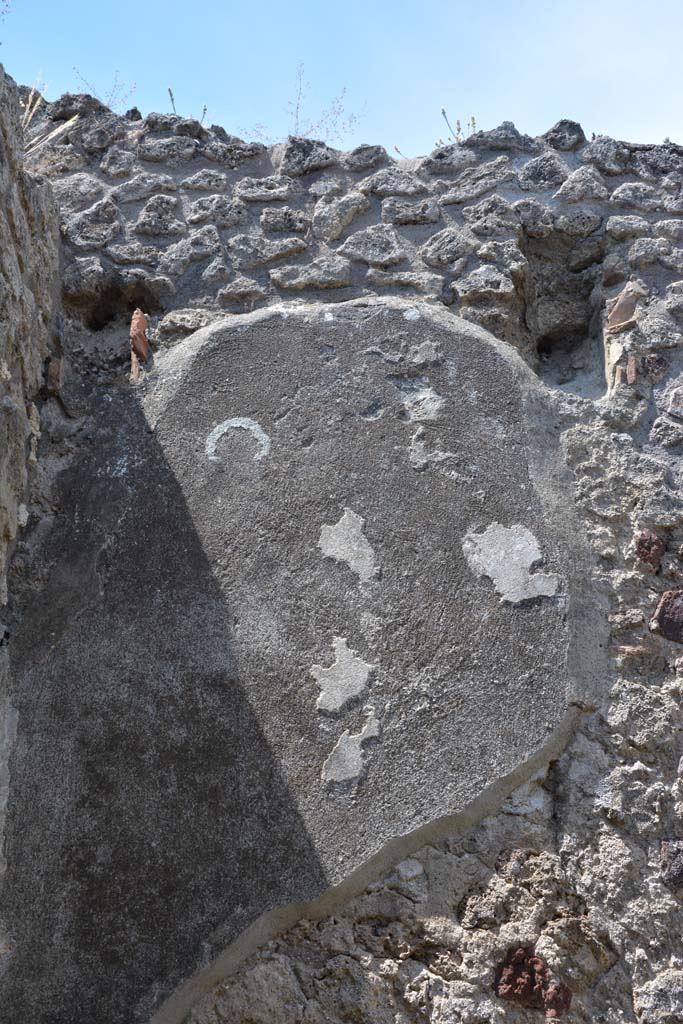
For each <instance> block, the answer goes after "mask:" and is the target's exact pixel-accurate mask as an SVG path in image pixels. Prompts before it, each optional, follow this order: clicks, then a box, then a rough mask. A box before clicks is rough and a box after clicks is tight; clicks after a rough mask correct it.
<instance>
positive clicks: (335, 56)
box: [0, 0, 683, 156]
mask: <svg viewBox="0 0 683 1024" xmlns="http://www.w3.org/2000/svg"><path fill="white" fill-rule="evenodd" d="M682 38H683V3H681V0H651V2H650V3H649V4H644V3H643V2H642V0H638V2H637V3H635V2H631V0H620V2H617V0H602V2H601V0H593V2H587V0H565V2H559V0H545V2H539V0H478V2H474V0H473V2H469V3H465V2H461V0H438V2H437V0H420V2H414V0H413V2H406V0H391V2H386V0H374V2H373V0H344V2H343V3H335V2H330V0H318V2H313V0H259V2H257V3H244V2H242V3H233V2H231V0H222V2H221V0H204V2H203V3H201V4H197V3H194V4H193V3H189V2H185V3H182V4H179V3H174V2H173V0H164V2H161V0H147V2H144V0H135V2H134V0H116V3H114V2H111V0H59V2H56V0H12V2H11V6H10V10H9V13H8V14H7V15H6V17H5V18H4V19H3V20H2V22H0V40H1V41H2V46H1V47H0V60H2V62H3V63H4V65H5V67H6V70H7V71H8V72H9V73H10V74H11V75H12V76H13V77H14V78H15V79H16V80H17V81H18V82H20V83H26V84H32V83H33V81H34V80H35V79H36V75H37V74H38V71H39V70H41V69H42V75H43V79H44V81H45V82H46V83H47V86H48V88H47V95H48V97H49V98H55V97H56V96H58V95H59V94H60V93H62V92H65V91H71V92H79V91H86V90H85V89H84V86H83V85H82V83H81V82H79V78H78V76H77V74H76V72H75V71H74V68H77V69H78V71H79V72H80V75H81V76H82V77H83V78H84V79H86V80H87V81H88V82H90V83H92V85H93V86H94V87H95V89H96V90H97V91H98V92H99V93H100V94H102V95H106V94H107V92H108V91H109V90H110V89H111V87H112V84H113V82H114V75H115V72H116V71H117V70H118V72H119V75H120V79H121V80H122V81H123V83H124V85H125V87H126V88H130V87H131V86H132V85H133V84H134V85H135V86H136V88H135V91H134V93H133V94H132V96H131V97H130V100H129V102H128V104H127V105H128V106H132V105H133V104H135V105H136V106H138V107H139V108H140V109H141V111H142V112H143V114H145V113H147V112H149V111H150V110H162V111H163V110H169V109H170V101H169V98H168V93H167V89H168V87H169V86H170V87H172V89H173V91H174V94H175V101H176V106H177V109H178V112H179V113H182V114H186V115H192V116H196V117H198V116H200V115H201V112H202V107H203V105H204V104H206V105H207V107H208V114H207V122H208V123H217V124H221V125H223V126H224V127H225V128H226V129H227V130H228V131H230V132H232V133H234V134H238V135H242V136H243V137H254V134H255V132H254V128H255V126H256V125H257V124H259V123H261V124H264V125H265V126H266V128H267V132H268V134H269V135H270V136H271V137H272V138H273V139H277V138H281V137H283V136H285V135H286V134H287V133H288V131H290V130H291V129H292V122H291V116H290V114H289V112H288V109H287V104H288V101H289V102H291V101H293V100H294V97H295V95H296V83H297V67H298V65H299V64H303V66H304V80H305V81H306V82H307V83H308V84H309V90H308V92H307V94H306V95H305V96H304V103H303V109H304V117H307V118H308V119H309V120H311V121H316V120H318V118H319V117H320V115H321V113H322V112H323V111H324V110H325V109H326V108H329V105H330V102H331V101H332V99H333V98H334V97H335V96H338V95H339V94H340V93H341V92H342V90H346V91H345V95H344V98H343V108H344V113H345V114H352V115H357V116H358V121H357V123H356V125H355V126H353V127H352V130H351V131H350V132H349V133H348V134H347V135H346V137H345V139H344V146H345V147H350V146H352V145H356V144H358V143H360V142H373V143H374V142H380V143H382V144H384V145H385V146H386V147H387V149H389V150H392V149H393V147H394V145H397V146H398V147H399V148H400V150H401V152H402V153H404V154H405V155H406V156H415V155H418V154H420V153H424V152H427V151H429V150H430V149H431V148H433V145H434V142H435V140H436V139H437V138H439V137H440V136H443V135H444V130H445V125H444V124H443V121H442V119H441V115H440V111H441V108H442V107H446V109H447V111H448V113H449V115H450V119H451V121H452V122H454V121H455V119H456V118H460V119H461V120H462V121H463V122H464V121H465V120H466V119H467V117H468V116H469V115H470V114H474V115H475V117H476V120H477V125H478V127H481V128H491V127H494V126H495V125H497V124H499V123H500V122H501V121H503V120H511V121H514V122H515V124H516V125H517V127H518V128H519V129H520V130H521V131H525V132H528V133H529V134H539V133H540V132H542V131H545V130H546V129H548V128H549V127H550V126H551V125H552V124H553V123H554V122H555V121H557V120H558V119H559V118H561V117H570V118H573V119H575V120H579V121H580V122H581V123H582V125H583V127H584V130H585V131H586V133H587V134H588V135H590V133H591V132H596V133H605V134H609V135H614V136H616V137H618V138H623V139H627V140H630V141H635V142H661V141H662V140H663V139H664V137H665V136H668V137H669V138H671V139H672V140H673V141H675V142H679V143H683V49H682V47H681V39H682ZM332 141H334V140H332Z"/></svg>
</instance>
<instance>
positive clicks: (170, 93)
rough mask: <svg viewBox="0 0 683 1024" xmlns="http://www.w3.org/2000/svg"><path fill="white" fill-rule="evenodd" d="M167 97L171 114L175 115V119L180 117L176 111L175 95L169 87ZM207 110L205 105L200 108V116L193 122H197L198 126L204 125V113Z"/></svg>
mask: <svg viewBox="0 0 683 1024" xmlns="http://www.w3.org/2000/svg"><path fill="white" fill-rule="evenodd" d="M168 95H169V99H170V100H171V108H172V110H173V113H174V114H175V115H176V117H180V115H179V114H178V111H177V110H176V105H175V93H174V92H173V89H171V87H170V85H169V87H168ZM208 109H209V108H208V107H207V105H206V103H205V104H204V105H203V107H202V116H201V117H200V118H195V120H198V121H199V123H200V124H204V118H205V117H206V112H207V110H208Z"/></svg>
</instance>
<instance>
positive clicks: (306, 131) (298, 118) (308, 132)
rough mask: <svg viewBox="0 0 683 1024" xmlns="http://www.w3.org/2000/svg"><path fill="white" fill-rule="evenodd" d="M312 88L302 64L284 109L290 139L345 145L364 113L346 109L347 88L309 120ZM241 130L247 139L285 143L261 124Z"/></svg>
mask: <svg viewBox="0 0 683 1024" xmlns="http://www.w3.org/2000/svg"><path fill="white" fill-rule="evenodd" d="M310 88H311V87H310V84H309V83H308V82H307V81H306V78H305V69H304V64H303V62H299V64H297V68H296V82H295V85H294V93H293V96H292V99H290V100H289V101H288V102H287V105H286V107H285V111H286V113H287V118H288V130H287V136H290V135H293V136H296V137H297V138H300V139H319V140H321V141H323V142H343V141H344V139H345V138H347V137H348V136H349V135H350V134H351V133H352V132H353V131H354V129H355V128H356V127H357V125H358V123H359V121H360V120H361V118H362V117H363V112H361V113H358V114H356V113H349V111H348V110H347V109H346V89H345V88H344V89H342V91H341V92H340V93H339V94H338V95H337V96H334V97H333V98H332V100H331V101H330V103H329V106H327V107H324V108H323V109H322V110H321V111H320V113H319V114H318V116H317V117H309V116H308V114H307V113H306V107H307V104H308V96H309V93H310ZM240 130H241V132H242V134H244V135H245V137H246V138H250V139H251V138H253V139H256V140H257V141H258V142H263V143H265V144H266V145H273V143H276V142H284V141H285V139H284V138H282V137H273V136H272V135H271V134H270V131H269V129H268V127H267V126H266V125H264V124H262V123H259V124H255V125H254V126H253V127H252V128H250V129H248V130H245V129H240ZM287 136H285V138H286V137H287Z"/></svg>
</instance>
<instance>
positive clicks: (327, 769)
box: [322, 712, 379, 782]
mask: <svg viewBox="0 0 683 1024" xmlns="http://www.w3.org/2000/svg"><path fill="white" fill-rule="evenodd" d="M378 736H379V722H378V721H377V719H376V718H375V715H374V712H373V713H372V714H371V715H370V718H369V719H368V720H367V722H366V723H365V725H364V726H363V728H362V730H361V731H360V732H357V733H350V732H349V730H348V729H345V730H344V732H343V733H342V734H341V736H340V737H339V739H338V740H337V742H336V744H335V747H334V749H333V750H332V753H331V754H330V756H329V757H328V758H327V760H326V761H325V763H324V764H323V768H322V778H323V780H324V781H325V782H352V781H354V780H355V779H358V778H359V777H360V774H361V772H362V771H363V744H364V743H366V742H367V741H368V740H371V739H377V737H378Z"/></svg>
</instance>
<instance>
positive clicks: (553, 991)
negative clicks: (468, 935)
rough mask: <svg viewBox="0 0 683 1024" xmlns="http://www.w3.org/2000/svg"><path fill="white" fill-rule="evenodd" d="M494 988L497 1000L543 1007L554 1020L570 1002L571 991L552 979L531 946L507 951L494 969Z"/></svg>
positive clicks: (537, 1007)
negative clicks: (503, 958)
mask: <svg viewBox="0 0 683 1024" xmlns="http://www.w3.org/2000/svg"><path fill="white" fill-rule="evenodd" d="M493 987H494V991H495V993H496V995H497V996H498V997H499V998H500V999H507V1000H508V1001H509V1002H513V1003H518V1004H519V1005H520V1006H524V1007H526V1008H527V1009H530V1010H544V1011H545V1016H546V1018H547V1019H548V1020H557V1019H559V1018H560V1017H562V1015H563V1014H565V1013H566V1012H567V1011H568V1010H569V1007H570V1005H571V1001H572V994H571V991H570V990H569V989H568V988H567V986H566V985H565V984H563V983H562V982H557V981H553V980H552V978H551V976H550V968H549V967H548V965H547V963H546V962H545V960H544V959H543V958H542V957H540V956H537V955H536V953H535V952H534V949H533V947H529V948H526V949H525V948H523V947H520V948H519V949H513V950H511V951H510V952H509V953H508V955H507V956H506V958H505V960H504V961H503V962H502V964H500V966H499V967H498V970H497V972H496V981H495V984H494V986H493Z"/></svg>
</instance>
